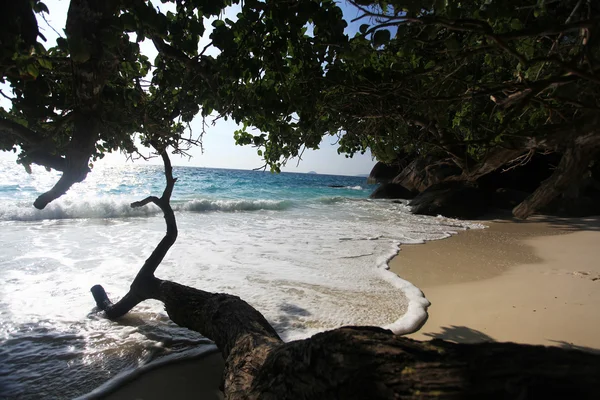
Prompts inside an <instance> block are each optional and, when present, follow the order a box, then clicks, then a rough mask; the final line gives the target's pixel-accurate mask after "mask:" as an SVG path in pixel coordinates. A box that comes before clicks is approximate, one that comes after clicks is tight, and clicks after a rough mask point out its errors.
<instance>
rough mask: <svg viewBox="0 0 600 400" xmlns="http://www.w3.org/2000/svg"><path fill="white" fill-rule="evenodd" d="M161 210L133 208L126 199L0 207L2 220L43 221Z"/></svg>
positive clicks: (147, 207)
mask: <svg viewBox="0 0 600 400" xmlns="http://www.w3.org/2000/svg"><path fill="white" fill-rule="evenodd" d="M158 212H160V210H159V208H158V207H156V206H155V205H153V204H150V205H147V206H145V207H140V208H131V206H130V202H129V201H126V200H108V199H102V200H82V201H72V200H63V201H59V202H53V203H50V204H49V205H48V206H47V207H46V208H44V209H43V210H37V209H35V208H34V207H33V205H32V204H30V203H24V202H18V203H13V204H6V203H4V204H3V205H2V207H1V208H0V220H2V221H41V220H45V219H83V218H127V217H144V216H149V215H155V214H157V213H158Z"/></svg>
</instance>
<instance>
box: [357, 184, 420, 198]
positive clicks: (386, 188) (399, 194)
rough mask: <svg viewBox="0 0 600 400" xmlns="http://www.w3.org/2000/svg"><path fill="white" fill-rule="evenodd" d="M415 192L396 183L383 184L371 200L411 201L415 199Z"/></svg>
mask: <svg viewBox="0 0 600 400" xmlns="http://www.w3.org/2000/svg"><path fill="white" fill-rule="evenodd" d="M415 194H416V193H414V192H411V191H410V190H408V189H407V188H405V187H404V186H402V185H398V184H396V183H382V184H381V185H379V187H378V188H377V189H375V191H374V192H373V193H371V195H370V196H369V198H371V199H406V200H410V199H412V198H413V197H415Z"/></svg>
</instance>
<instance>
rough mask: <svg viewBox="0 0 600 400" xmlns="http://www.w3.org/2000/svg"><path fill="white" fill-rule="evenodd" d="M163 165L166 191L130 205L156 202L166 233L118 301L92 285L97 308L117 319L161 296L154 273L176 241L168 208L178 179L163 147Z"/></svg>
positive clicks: (172, 217)
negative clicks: (165, 226) (163, 219)
mask: <svg viewBox="0 0 600 400" xmlns="http://www.w3.org/2000/svg"><path fill="white" fill-rule="evenodd" d="M160 155H161V157H162V159H163V163H164V165H165V178H166V186H165V190H164V192H163V194H162V196H161V197H160V198H158V197H156V196H150V197H147V198H145V199H144V200H141V201H136V202H134V203H131V207H132V208H137V207H143V206H145V205H147V204H148V203H154V204H156V205H157V206H158V207H159V208H160V209H161V210H162V212H163V215H164V217H165V222H166V224H167V232H166V233H165V236H164V237H163V238H162V240H161V241H160V243H159V244H158V245H157V246H156V248H155V249H154V251H153V252H152V254H151V255H150V257H148V259H147V260H146V262H145V263H144V265H143V266H142V268H141V269H140V271H139V272H138V274H137V276H136V277H135V279H134V280H133V282H132V284H131V287H130V289H129V292H128V293H127V294H126V295H125V296H124V297H123V298H122V299H121V300H119V301H118V302H117V303H115V304H113V303H112V302H111V301H110V299H109V298H108V296H107V294H106V291H105V290H104V288H103V287H102V286H101V285H95V286H94V287H92V289H91V290H92V294H93V296H94V300H96V305H97V306H98V308H100V309H101V310H103V311H104V312H105V313H106V316H107V317H108V318H110V319H115V318H119V317H121V316H123V315H125V314H127V313H128V312H129V311H130V310H131V309H132V308H133V307H135V306H136V305H138V304H139V303H141V302H142V301H144V300H148V299H160V294H159V286H160V283H161V280H160V279H158V278H156V277H155V276H154V272H155V271H156V268H158V266H159V265H160V263H161V262H162V260H163V259H164V258H165V255H166V254H167V252H168V251H169V249H170V248H171V246H173V244H174V243H175V240H177V221H176V220H175V213H174V212H173V209H172V208H171V203H170V200H171V195H172V193H173V187H174V186H175V182H176V181H177V178H173V167H172V166H171V160H170V159H169V155H168V153H167V151H166V150H162V151H160Z"/></svg>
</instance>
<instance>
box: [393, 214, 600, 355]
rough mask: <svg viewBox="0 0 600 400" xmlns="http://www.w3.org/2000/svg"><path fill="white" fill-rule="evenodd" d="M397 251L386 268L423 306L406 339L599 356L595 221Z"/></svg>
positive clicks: (495, 229) (513, 227) (482, 234)
mask: <svg viewBox="0 0 600 400" xmlns="http://www.w3.org/2000/svg"><path fill="white" fill-rule="evenodd" d="M486 225H488V226H489V228H488V229H485V230H471V231H467V232H461V233H460V234H458V235H456V236H453V237H451V238H449V239H446V240H441V241H435V242H431V243H427V244H426V245H415V246H403V247H402V250H401V251H400V253H399V255H398V256H397V257H396V258H394V259H393V260H392V262H391V263H390V269H391V270H392V271H394V272H396V273H397V274H399V275H400V276H401V277H402V278H404V279H407V280H409V281H410V282H412V283H414V284H415V285H416V286H418V287H419V288H421V289H422V290H423V292H424V294H425V296H426V297H427V298H428V299H429V300H430V301H431V303H432V305H431V307H430V308H429V320H428V321H427V323H426V324H425V325H424V326H423V327H422V328H421V330H420V331H419V332H417V333H415V334H413V335H410V337H412V338H414V339H419V340H427V339H431V338H442V339H446V340H452V341H456V342H463V343H469V342H471V343H472V342H479V341H501V342H507V341H510V342H517V343H530V344H543V345H557V346H562V347H566V348H581V349H586V350H597V351H598V350H599V349H600V218H596V217H595V218H587V219H558V218H541V217H538V218H534V219H533V220H532V221H527V222H519V223H517V222H511V221H495V222H489V223H486Z"/></svg>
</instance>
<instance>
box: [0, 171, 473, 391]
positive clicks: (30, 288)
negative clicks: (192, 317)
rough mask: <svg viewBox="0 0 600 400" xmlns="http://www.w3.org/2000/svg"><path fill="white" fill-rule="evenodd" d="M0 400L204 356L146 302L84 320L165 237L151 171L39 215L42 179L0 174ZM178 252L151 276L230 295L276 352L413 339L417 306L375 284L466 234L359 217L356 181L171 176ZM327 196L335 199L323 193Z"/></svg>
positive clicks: (419, 220) (438, 222) (406, 291)
mask: <svg viewBox="0 0 600 400" xmlns="http://www.w3.org/2000/svg"><path fill="white" fill-rule="evenodd" d="M0 174H1V175H0V176H2V177H3V178H2V179H1V180H0V243H1V244H2V248H3V251H2V252H1V253H0V396H5V397H8V398H24V399H37V398H73V397H76V396H79V395H82V394H84V393H86V392H89V391H91V390H92V389H94V388H95V387H97V386H98V385H101V384H102V383H104V382H106V381H107V380H109V379H110V378H112V377H114V376H116V375H118V374H119V373H121V372H122V371H125V370H131V369H133V368H138V367H139V366H140V365H144V364H147V363H149V362H152V360H156V359H157V358H161V357H164V356H167V355H173V354H179V353H185V352H187V351H189V349H191V348H198V347H200V348H201V347H203V346H209V345H210V344H209V341H208V340H206V339H205V338H202V337H200V336H199V335H198V334H197V333H195V332H190V331H188V330H186V329H183V328H179V327H177V326H176V325H175V324H173V323H172V322H170V320H169V319H168V318H167V316H166V315H165V313H164V311H163V307H162V305H161V303H159V302H155V301H147V302H144V303H142V304H141V305H139V306H138V307H136V308H135V309H134V310H132V312H131V313H130V314H128V315H127V316H126V317H124V318H122V319H120V320H119V321H108V320H106V319H105V318H104V317H103V315H102V313H101V312H98V310H96V309H95V308H94V302H93V299H92V297H91V294H90V293H89V289H90V287H91V286H93V285H95V284H102V285H103V286H104V287H105V288H106V290H107V291H108V293H109V296H111V298H112V299H114V300H116V299H118V298H119V297H120V296H123V295H124V294H125V293H126V292H127V290H128V287H129V285H130V283H131V281H132V279H133V277H134V276H135V274H136V273H137V271H138V269H139V268H140V267H141V265H142V264H143V262H144V260H145V259H146V258H147V257H148V255H149V254H150V253H151V251H152V250H153V248H154V246H155V245H156V244H157V243H158V241H159V240H160V239H161V238H162V235H163V234H164V229H165V226H164V219H163V218H162V216H161V215H160V213H159V210H158V209H157V208H156V207H154V206H147V207H144V208H142V209H135V210H133V209H131V208H130V207H129V204H130V203H131V202H132V201H135V200H139V199H141V198H143V197H145V196H148V195H150V194H152V195H160V194H161V193H162V190H163V183H164V177H163V173H162V169H161V168H160V167H158V166H145V165H138V164H136V165H125V166H105V167H100V168H96V169H94V171H93V172H92V173H91V174H90V175H89V177H88V179H87V180H86V181H85V182H83V183H81V184H78V185H76V186H75V187H74V188H73V189H72V190H71V191H70V192H69V193H68V194H67V195H66V196H64V197H63V198H61V199H59V200H57V201H56V202H54V203H52V204H50V205H49V206H48V207H47V209H45V210H42V211H39V210H35V209H34V208H33V206H32V205H31V204H32V203H33V201H34V200H35V197H36V196H37V195H38V194H39V193H41V192H43V191H45V190H47V189H48V188H50V187H51V185H52V184H53V183H54V182H55V180H56V178H57V175H56V174H54V173H48V172H46V171H44V170H43V169H35V170H34V174H32V175H27V174H26V173H25V172H24V171H23V170H22V168H19V167H17V166H15V165H14V164H10V163H0ZM174 175H175V176H176V177H178V181H177V184H176V187H175V190H174V193H173V206H174V209H175V211H176V217H177V220H178V226H179V237H178V240H177V243H176V244H175V245H174V246H173V248H172V249H171V251H170V252H169V254H168V255H167V257H166V258H165V260H164V261H163V263H162V265H161V266H160V267H159V268H158V270H157V276H158V277H160V278H162V279H170V280H174V281H177V282H179V283H182V284H185V285H189V286H193V287H197V288H201V289H203V290H207V291H213V292H227V293H231V294H235V295H238V296H240V297H242V298H243V299H244V300H246V301H248V302H249V303H250V304H252V305H253V306H254V307H256V308H257V309H258V310H259V311H261V312H262V313H263V314H264V315H265V317H266V318H267V319H268V320H269V322H270V323H271V324H272V325H273V326H274V327H275V329H276V330H277V331H278V332H279V333H280V335H281V336H282V337H283V338H284V339H285V340H293V339H299V338H304V337H308V336H310V335H312V334H314V333H316V332H320V331H323V330H327V329H332V328H335V327H339V326H343V325H350V324H355V325H379V326H385V327H388V328H390V329H392V330H394V331H395V332H397V333H402V332H407V331H410V330H411V329H414V328H415V326H417V325H418V324H419V323H420V322H421V321H422V319H423V317H424V315H425V314H424V311H425V309H426V307H427V305H428V302H427V301H426V299H425V298H424V297H423V296H422V294H421V292H420V291H419V290H418V289H417V288H415V287H414V286H413V285H411V284H410V283H409V282H406V281H404V280H402V279H400V278H398V277H397V276H396V275H394V274H392V273H390V272H389V271H387V270H386V267H387V261H388V260H389V259H390V258H391V257H392V256H393V255H395V254H396V253H397V252H398V250H399V246H400V245H401V244H403V243H422V242H424V241H426V240H436V239H442V238H445V237H448V236H449V235H451V234H453V233H455V232H457V231H459V230H463V229H467V228H473V227H479V225H477V224H471V223H468V222H461V221H456V220H451V219H446V218H442V217H438V218H434V217H423V216H415V215H412V214H410V213H409V208H408V206H407V205H406V204H403V203H402V202H400V203H397V202H390V201H374V200H369V199H368V196H369V194H370V193H371V191H372V190H373V188H374V187H373V186H370V185H367V184H366V182H365V178H359V177H348V176H330V175H314V174H290V173H283V174H279V175H274V174H271V173H269V172H259V171H238V170H222V169H202V168H177V167H176V168H175V169H174ZM331 186H336V187H331Z"/></svg>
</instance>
